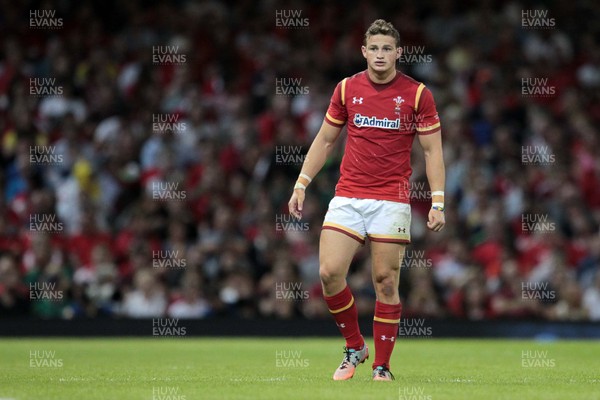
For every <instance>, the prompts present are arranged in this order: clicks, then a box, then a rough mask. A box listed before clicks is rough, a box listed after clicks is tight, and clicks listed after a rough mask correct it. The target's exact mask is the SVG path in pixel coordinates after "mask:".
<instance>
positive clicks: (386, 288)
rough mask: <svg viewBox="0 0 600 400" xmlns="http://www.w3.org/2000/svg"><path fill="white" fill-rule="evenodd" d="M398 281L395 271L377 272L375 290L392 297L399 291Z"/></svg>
mask: <svg viewBox="0 0 600 400" xmlns="http://www.w3.org/2000/svg"><path fill="white" fill-rule="evenodd" d="M396 282H397V280H396V275H395V273H394V272H393V271H389V272H383V273H377V274H375V290H376V291H377V293H378V294H379V295H381V296H385V297H391V296H394V295H395V294H396V293H398V287H397V285H396Z"/></svg>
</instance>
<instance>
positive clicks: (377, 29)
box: [365, 19, 400, 47]
mask: <svg viewBox="0 0 600 400" xmlns="http://www.w3.org/2000/svg"><path fill="white" fill-rule="evenodd" d="M374 35H386V36H391V37H393V38H394V39H396V47H400V33H398V31H397V30H396V28H394V25H392V23H391V22H387V21H386V20H384V19H377V20H375V21H374V22H373V23H372V24H371V26H369V29H367V31H366V32H365V46H366V45H367V39H369V38H370V37H371V36H374Z"/></svg>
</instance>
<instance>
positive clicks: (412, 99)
mask: <svg viewBox="0 0 600 400" xmlns="http://www.w3.org/2000/svg"><path fill="white" fill-rule="evenodd" d="M325 121H327V123H329V124H331V125H333V126H337V127H342V126H344V124H347V125H348V127H347V130H348V140H347V141H346V148H345V151H344V157H343V159H342V164H341V166H340V179H339V181H338V184H337V186H336V188H335V194H336V196H344V197H355V198H361V199H376V200H390V201H397V202H401V203H410V193H409V183H408V182H409V178H410V174H411V172H412V168H411V166H410V152H411V148H412V144H413V140H414V138H415V134H416V133H418V134H419V135H428V134H432V133H436V132H439V131H440V129H441V127H440V120H439V117H438V114H437V111H436V108H435V102H434V101H433V96H432V95H431V92H430V91H429V89H427V88H426V87H425V85H424V84H422V83H421V82H417V81H415V80H414V79H412V78H410V77H408V76H406V75H404V74H403V73H401V72H400V71H396V76H395V77H394V79H393V80H391V81H390V82H388V83H386V84H377V83H374V82H372V81H371V79H370V78H369V75H368V73H367V71H363V72H359V73H357V74H355V75H353V76H351V77H349V78H345V79H344V80H342V81H341V82H340V83H338V85H337V86H336V88H335V91H334V92H333V96H332V97H331V103H330V104H329V109H328V110H327V114H326V116H325Z"/></svg>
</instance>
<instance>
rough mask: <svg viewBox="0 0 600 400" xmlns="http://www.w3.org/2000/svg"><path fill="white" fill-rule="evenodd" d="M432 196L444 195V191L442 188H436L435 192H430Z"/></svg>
mask: <svg viewBox="0 0 600 400" xmlns="http://www.w3.org/2000/svg"><path fill="white" fill-rule="evenodd" d="M431 195H432V196H443V195H444V191H443V190H436V191H435V192H431Z"/></svg>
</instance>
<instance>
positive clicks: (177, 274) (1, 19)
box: [0, 0, 600, 320]
mask: <svg viewBox="0 0 600 400" xmlns="http://www.w3.org/2000/svg"><path fill="white" fill-rule="evenodd" d="M536 4H537V3H536ZM536 4H533V3H531V4H530V3H529V2H502V1H481V2H479V1H465V2H453V1H448V0H442V1H433V0H431V1H410V2H401V3H399V2H383V1H364V0H358V1H357V0H348V1H344V2H338V1H324V2H317V1H307V2H301V1H292V2H285V4H284V5H283V3H280V2H276V1H259V2H256V1H250V0H241V1H199V2H195V1H183V0H182V1H174V2H166V1H151V2H146V1H139V0H138V1H136V0H134V1H126V2H114V1H107V2H92V1H88V0H82V1H77V2H60V1H42V2H11V1H0V46H1V49H0V143H1V144H0V148H1V152H0V164H1V170H0V317H5V316H19V315H31V316H35V317H41V318H88V317H132V318H148V317H173V318H207V317H211V316H215V315H232V316H238V317H243V318H253V317H261V316H263V317H275V318H294V317H299V316H302V317H306V318H321V317H324V318H328V311H327V307H326V305H325V303H324V301H323V300H322V297H321V292H320V285H319V279H318V241H319V233H320V227H321V224H322V219H323V216H324V214H325V211H326V209H327V204H328V202H329V200H330V199H331V198H332V196H333V194H334V186H335V182H336V180H337V178H338V176H339V171H338V168H339V162H340V160H341V157H342V155H343V144H344V143H343V142H344V138H343V136H342V138H341V139H340V141H339V142H340V143H339V144H338V146H337V148H336V149H335V151H334V154H333V156H332V157H331V159H330V160H329V161H328V162H327V164H326V165H325V167H324V169H323V170H322V171H321V173H320V174H319V175H318V176H317V178H316V179H315V181H314V182H313V183H312V184H311V186H310V187H309V189H308V190H307V200H306V203H305V206H304V212H303V214H304V215H303V219H302V221H300V222H299V221H293V220H290V219H289V216H288V214H287V201H288V199H289V196H290V194H291V190H292V187H293V184H294V182H295V178H296V177H297V174H298V173H299V169H300V165H301V161H299V160H298V159H296V158H294V157H292V158H289V157H287V158H286V157H282V156H281V155H285V154H289V153H290V152H294V151H299V152H300V153H301V154H305V153H306V151H307V150H308V146H309V145H310V143H311V141H312V139H313V137H314V135H315V134H316V132H317V131H318V128H319V126H320V124H321V122H322V120H323V116H324V113H325V111H326V109H327V106H328V103H329V99H330V96H331V93H332V92H333V89H334V87H335V85H336V84H337V82H338V81H340V80H341V79H342V78H344V77H346V76H349V75H352V74H354V73H356V72H359V71H361V70H364V69H365V62H364V59H363V58H362V55H361V53H360V46H361V44H362V39H363V35H364V31H365V30H366V28H367V27H368V25H369V24H370V23H371V22H372V21H373V20H375V19H377V18H381V17H383V18H385V19H387V20H389V21H390V22H393V23H394V24H395V26H396V27H397V28H398V30H399V31H400V34H401V40H402V45H403V46H406V50H407V52H410V51H412V52H413V53H414V52H415V51H416V52H420V53H421V54H420V55H422V56H423V57H421V58H420V60H421V61H419V62H414V63H409V62H406V63H400V64H399V69H400V70H402V71H403V72H405V73H407V74H408V75H410V76H413V77H414V78H415V79H417V80H420V81H423V82H424V83H425V84H426V85H427V86H428V87H429V88H430V89H431V91H432V92H433V94H434V98H435V100H436V103H437V109H438V111H439V114H440V118H441V121H442V129H443V140H444V153H445V154H444V155H445V162H446V173H447V181H446V219H447V225H446V228H445V229H444V230H443V231H442V232H441V233H436V234H434V233H431V232H429V231H427V229H426V227H425V220H426V217H427V211H428V209H429V206H430V204H429V202H428V201H427V199H426V196H421V194H423V193H426V186H423V185H424V184H425V182H426V177H425V170H424V161H423V157H422V151H421V149H420V148H419V145H418V144H415V148H414V151H413V161H412V163H413V178H412V179H413V181H412V183H411V187H412V188H413V190H414V193H415V196H414V197H413V200H414V201H413V204H412V206H413V221H412V244H411V245H410V246H409V247H408V248H407V254H406V255H407V257H406V262H405V265H404V267H403V269H402V275H401V288H400V289H401V297H402V300H403V304H404V314H403V315H405V316H408V317H410V316H413V317H440V318H446V317H449V318H464V319H472V320H481V319H490V318H513V319H514V318H522V319H548V320H600V273H599V272H598V271H599V265H600V231H599V226H600V134H599V131H598V126H600V26H599V25H598V24H597V23H596V21H598V20H600V5H599V3H597V2H592V1H572V2H554V3H553V8H551V9H549V10H547V9H544V8H540V6H537V5H536ZM32 9H35V10H50V11H51V10H54V11H55V14H52V16H50V15H51V14H43V13H39V14H34V15H36V16H39V15H45V18H46V19H50V18H54V19H55V20H54V21H57V19H60V22H61V23H60V24H58V25H60V26H58V27H57V26H54V27H44V26H35V27H33V26H32V21H31V20H30V15H31V14H30V10H32ZM282 10H294V12H295V14H294V13H287V12H286V13H281V11H282ZM524 10H540V11H543V10H546V11H547V14H545V17H543V18H545V20H544V21H545V22H546V26H545V27H543V28H536V27H533V26H524V22H523V19H522V15H523V11H524ZM298 12H299V14H298ZM292 15H293V16H292ZM528 15H530V14H528ZM540 15H542V14H540ZM36 18H38V17H36ZM278 18H283V19H286V18H287V20H286V21H290V20H291V19H293V18H296V19H297V21H295V22H298V23H297V24H294V25H295V26H290V24H289V23H287V22H285V23H283V24H282V23H280V22H281V21H282V20H279V21H278ZM290 18H291V19H290ZM539 18H540V20H542V17H539ZM548 21H553V23H548ZM55 25H57V24H55ZM411 46H412V47H411ZM157 49H158V50H157ZM161 52H162V54H165V52H166V53H168V54H169V55H171V56H173V57H171V58H169V57H167V58H164V57H162V58H159V59H158V62H157V57H155V55H156V54H157V53H158V54H160V53H161ZM32 78H33V79H35V78H42V79H43V78H47V80H45V81H44V80H34V81H32ZM288 78H291V79H295V80H294V81H291V80H287V81H286V80H285V79H288ZM528 78H531V79H533V81H531V80H528V81H526V83H524V82H525V81H524V79H525V80H527V79H528ZM535 79H538V80H537V81H536V80H535ZM32 82H33V83H32ZM286 82H287V83H286ZM290 82H294V83H293V86H294V87H295V89H298V88H300V89H301V90H300V92H301V93H296V92H295V94H293V95H288V94H285V93H289V91H286V90H285V89H286V86H287V87H288V88H289V86H290V85H292V84H291V83H290ZM531 82H537V83H535V84H534V89H535V88H537V89H540V90H538V91H535V90H534V91H533V94H531V93H532V92H531V91H526V90H524V89H523V88H524V87H525V86H527V85H529V86H528V87H531ZM535 85H538V86H537V87H535ZM32 87H37V88H39V87H42V89H44V88H45V89H47V90H46V91H45V92H44V91H43V90H42V91H41V92H40V91H39V90H38V89H36V90H32ZM39 93H42V94H41V95H40V94H39ZM165 118H166V119H165ZM165 120H166V121H171V122H173V121H175V122H176V123H175V124H174V125H172V126H171V127H172V128H173V129H166V130H165V129H162V128H156V127H157V125H156V124H155V123H156V121H163V122H164V121H165ZM159 126H160V124H159ZM532 154H533V155H534V156H540V157H533V158H530V157H528V156H527V155H532ZM524 155H525V156H524ZM419 193H420V194H419ZM32 216H33V217H32ZM348 281H349V284H350V285H351V287H352V289H353V291H354V296H355V298H356V302H357V305H358V308H359V312H360V313H361V314H362V315H372V310H373V306H374V302H375V297H374V296H375V294H374V291H373V288H372V283H371V273H370V259H369V253H368V248H367V247H365V248H362V249H361V250H360V251H359V253H358V254H357V256H356V257H355V259H354V261H353V263H352V266H351V269H350V274H349V277H348Z"/></svg>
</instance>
